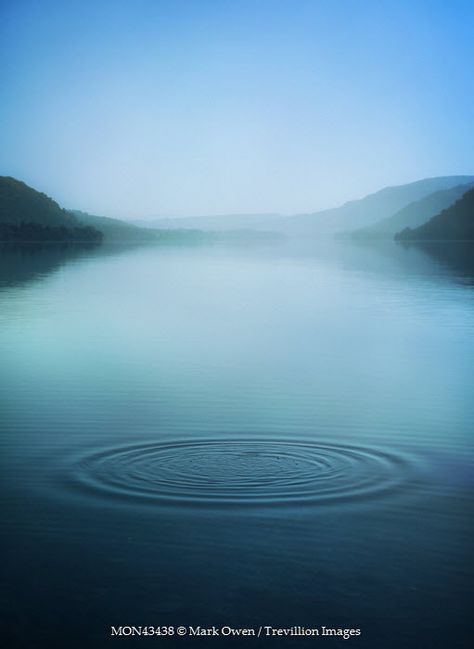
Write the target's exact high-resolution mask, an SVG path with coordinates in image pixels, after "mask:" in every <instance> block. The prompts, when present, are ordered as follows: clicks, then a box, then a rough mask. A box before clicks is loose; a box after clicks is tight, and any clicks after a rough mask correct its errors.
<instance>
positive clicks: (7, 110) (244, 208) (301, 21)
mask: <svg viewBox="0 0 474 649" xmlns="http://www.w3.org/2000/svg"><path fill="white" fill-rule="evenodd" d="M0 11H1V15H0V25H1V26H0V65H1V70H0V79H1V91H0V92H1V103H0V129H1V131H0V136H1V147H0V173H1V174H5V175H13V176H15V177H17V178H20V179H22V180H25V182H27V183H28V184H31V185H33V186H34V187H36V188H38V189H40V190H42V191H45V192H46V193H47V194H49V195H51V196H53V197H54V198H56V199H57V200H58V201H59V202H60V203H61V204H62V205H64V206H66V207H71V208H78V209H84V210H86V211H90V212H93V213H98V214H106V215H109V216H113V215H116V216H120V217H143V216H144V217H146V216H151V215H191V214H219V213H229V212H232V213H235V212H282V213H292V212H302V211H313V210H316V209H320V208H324V207H329V206H332V205H336V204H339V203H341V202H344V201H345V200H348V199H351V198H357V197H359V196H361V195H364V194H366V193H369V192H370V191H374V190H377V189H379V188H380V187H382V186H385V185H390V184H398V183H403V182H409V181H411V180H416V179H418V178H422V177H426V176H435V175H445V174H458V173H459V174H464V173H472V172H474V164H473V151H474V128H473V117H474V66H473V65H472V62H473V61H474V38H473V34H474V3H473V2H471V1H470V0H469V1H468V2H466V1H456V0H454V1H453V0H450V2H446V1H442V2H437V1H436V0H433V1H424V2H417V1H416V0H414V1H412V2H408V1H405V0H398V1H393V2H391V1H389V0H385V1H384V0H378V1H371V0H357V1H352V0H313V1H307V0H286V1H281V0H271V1H270V0H262V1H258V0H253V1H246V0H245V1H239V0H233V1H232V2H230V1H227V0H214V1H210V0H209V1H208V0H188V1H184V0H181V1H180V0H174V1H163V2H161V1H160V0H153V1H152V0H128V1H126V2H125V1H122V0H94V1H93V2H90V1H89V0H82V1H71V0H62V1H61V2H59V1H55V0H41V1H40V0H36V1H33V0H0Z"/></svg>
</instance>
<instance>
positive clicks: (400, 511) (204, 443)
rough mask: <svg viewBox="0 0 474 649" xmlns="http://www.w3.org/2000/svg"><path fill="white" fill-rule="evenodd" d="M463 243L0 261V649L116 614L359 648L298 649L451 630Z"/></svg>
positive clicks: (172, 250) (435, 635)
mask: <svg viewBox="0 0 474 649" xmlns="http://www.w3.org/2000/svg"><path fill="white" fill-rule="evenodd" d="M461 248H462V247H461V246H458V247H456V245H454V246H447V247H445V248H442V247H441V249H440V247H439V246H437V247H436V246H434V247H431V248H429V247H426V246H425V247H424V248H421V247H419V246H418V247H410V246H406V247H404V246H401V245H396V244H395V243H392V242H387V243H385V244H381V245H379V246H377V245H364V244H353V243H350V242H344V241H340V242H328V241H326V242H320V243H315V242H307V243H302V242H276V243H272V244H268V245H262V246H257V245H255V246H250V247H249V246H243V245H241V246H239V245H235V246H226V245H209V246H208V245H204V244H203V245H196V246H189V247H188V246H184V245H183V246H161V247H160V246H148V247H146V246H142V247H128V248H127V247H122V248H119V247H118V246H117V247H115V248H114V247H110V248H106V247H105V248H95V247H93V246H92V247H90V246H89V247H82V248H77V247H73V248H71V247H63V248H57V247H56V248H53V247H50V246H49V247H48V246H46V247H43V248H42V249H37V248H36V249H35V248H34V247H31V246H30V247H29V248H25V247H21V246H20V247H19V248H18V247H17V248H16V249H11V248H10V249H8V250H2V256H1V259H2V270H1V280H0V355H1V358H2V365H1V370H0V371H1V379H2V381H1V395H0V397H1V401H2V403H3V404H5V408H4V412H3V415H2V428H3V430H4V435H3V437H2V454H1V457H2V459H1V474H2V476H3V477H2V479H3V482H4V484H3V488H4V491H5V492H6V493H8V494H9V498H8V500H7V502H6V506H5V507H4V514H3V515H4V523H5V529H6V534H5V545H6V549H7V555H6V560H5V572H6V583H7V590H8V601H7V602H6V603H5V607H6V609H5V615H6V616H7V617H8V616H9V615H12V616H14V617H15V620H16V622H17V624H16V628H17V631H14V633H16V635H15V636H14V637H13V638H12V639H11V640H12V643H16V644H12V645H11V646H20V647H21V646H25V647H27V646H50V645H51V646H52V644H51V643H53V642H58V641H59V640H61V639H64V638H66V637H67V641H68V642H67V644H68V646H84V638H88V639H90V642H91V643H92V644H93V643H94V642H95V643H96V645H97V646H101V643H105V642H106V640H107V637H108V634H109V633H110V625H112V624H153V625H158V624H160V625H161V624H176V625H178V624H185V625H188V624H203V625H205V624H208V625H212V624H217V625H222V624H231V625H235V626H255V625H259V624H272V625H274V626H284V625H291V624H296V625H306V626H311V627H315V626H321V625H328V626H337V627H343V628H345V627H354V628H361V630H362V636H361V638H360V639H357V638H351V639H350V640H349V641H342V640H340V641H339V642H338V641H337V640H335V639H333V640H331V639H323V640H320V641H324V642H326V643H327V644H328V646H340V644H342V643H344V646H345V643H346V642H350V643H351V644H353V643H356V644H358V645H359V646H364V647H385V648H389V649H390V648H392V647H394V648H395V647H397V648H399V647H404V648H405V647H422V646H429V647H430V648H437V647H443V649H445V648H446V647H449V646H451V645H450V638H451V637H452V634H453V629H454V628H455V629H456V637H457V638H461V639H462V638H463V637H464V636H463V634H462V628H463V625H466V624H467V623H466V605H467V602H468V594H469V592H470V588H471V577H472V576H471V575H470V574H469V570H470V565H471V563H470V552H471V538H472V532H473V530H472V516H471V515H472V495H471V494H472V460H473V457H474V453H473V445H472V436H471V433H472V421H473V415H474V406H473V400H472V387H471V384H472V382H471V377H472V363H473V360H474V337H473V335H472V334H473V331H474V310H473V302H474V294H473V289H472V287H473V280H474V274H473V272H472V267H471V266H470V265H469V264H468V263H466V262H467V260H468V256H466V255H465V254H463V251H462V249H461ZM19 256H20V257H19ZM19 259H20V260H21V261H20V262H19ZM25 579H27V583H28V584H29V585H30V588H29V589H28V590H24V589H23V588H22V586H21V584H22V583H23V580H25ZM78 610H80V611H81V616H82V617H81V619H79V620H78V619H77V612H78ZM26 621H28V624H29V626H30V628H34V629H35V638H34V641H35V642H36V645H35V644H33V643H32V642H30V641H29V639H28V638H25V637H24V636H23V635H22V631H21V629H22V627H23V626H24V624H25V623H26ZM14 628H15V626H14ZM71 628H74V629H75V634H74V636H73V637H71V635H69V631H68V629H71ZM465 637H466V639H467V635H466V636H465ZM116 641H118V640H116ZM138 641H140V639H138ZM143 641H144V640H143V638H142V639H141V642H143ZM120 642H121V643H122V644H123V643H125V644H127V642H128V641H127V640H125V639H123V638H122V639H120ZM130 642H132V641H130ZM279 642H281V639H279ZM309 642H312V643H314V642H315V639H314V638H313V639H308V640H303V639H301V638H297V639H294V646H301V645H302V644H304V645H306V643H309ZM285 645H288V646H293V644H292V640H291V639H290V638H288V639H285ZM94 646H95V645H94ZM457 646H464V645H457ZM465 646H468V644H467V643H466V645H465Z"/></svg>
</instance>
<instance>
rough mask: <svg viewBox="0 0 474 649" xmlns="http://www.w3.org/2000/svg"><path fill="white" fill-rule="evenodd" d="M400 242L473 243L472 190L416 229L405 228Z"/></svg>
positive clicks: (473, 195)
mask: <svg viewBox="0 0 474 649" xmlns="http://www.w3.org/2000/svg"><path fill="white" fill-rule="evenodd" d="M395 238H396V239H398V240H400V241H474V189H470V190H468V191H467V192H466V193H465V194H464V195H463V196H462V198H460V199H459V200H458V201H456V203H454V205H451V206H450V207H448V208H447V209H445V210H442V211H441V212H440V213H439V214H436V216H433V217H432V218H431V219H430V220H429V221H428V222H427V223H424V224H423V225H421V226H420V227H418V228H414V229H411V228H405V229H404V230H402V231H401V232H399V233H398V234H397V235H396V237H395Z"/></svg>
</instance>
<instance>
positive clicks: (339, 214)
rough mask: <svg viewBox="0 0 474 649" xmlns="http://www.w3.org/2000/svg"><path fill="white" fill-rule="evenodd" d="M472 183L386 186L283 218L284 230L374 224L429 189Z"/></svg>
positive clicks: (452, 179) (463, 179) (324, 230)
mask: <svg viewBox="0 0 474 649" xmlns="http://www.w3.org/2000/svg"><path fill="white" fill-rule="evenodd" d="M472 182H474V176H439V177H437V178H425V179H424V180H418V181H416V182H413V183H409V184H407V185H397V186H394V187H386V188H385V189H381V190H380V191H378V192H375V193H374V194H369V195H368V196H366V197H365V198H362V199H360V200H356V201H350V202H348V203H345V204H344V205H342V206H341V207H336V208H332V209H328V210H323V211H321V212H316V213H314V214H302V215H297V216H293V217H288V218H286V219H284V225H285V228H286V229H287V231H288V230H289V229H291V230H293V232H295V233H300V234H306V235H311V234H313V235H319V234H336V233H339V232H344V231H348V230H355V229H357V228H363V227H368V226H371V225H374V224H375V223H377V222H378V221H381V220H382V219H386V218H389V217H391V216H392V215H394V214H395V213H396V212H398V211H400V210H401V209H403V208H404V207H406V206H407V205H409V204H410V203H413V202H414V201H418V200H420V199H422V198H424V197H426V196H428V195H429V194H432V193H433V192H437V191H440V190H445V189H449V188H451V187H455V186H456V185H463V184H468V183H472Z"/></svg>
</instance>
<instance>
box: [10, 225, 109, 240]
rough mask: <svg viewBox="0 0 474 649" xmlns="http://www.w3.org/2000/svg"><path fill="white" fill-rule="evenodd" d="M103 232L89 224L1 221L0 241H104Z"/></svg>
mask: <svg viewBox="0 0 474 649" xmlns="http://www.w3.org/2000/svg"><path fill="white" fill-rule="evenodd" d="M102 237H103V235H102V232H100V231H99V230H96V228H93V227H91V226H89V225H85V226H74V227H65V226H57V227H56V226H49V225H40V224H39V223H19V224H14V223H0V241H91V242H96V243H99V242H100V241H102Z"/></svg>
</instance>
